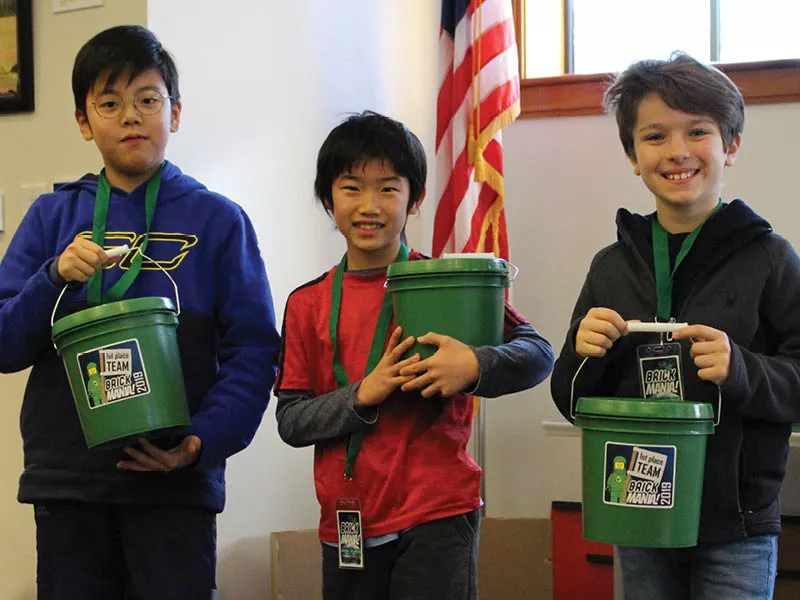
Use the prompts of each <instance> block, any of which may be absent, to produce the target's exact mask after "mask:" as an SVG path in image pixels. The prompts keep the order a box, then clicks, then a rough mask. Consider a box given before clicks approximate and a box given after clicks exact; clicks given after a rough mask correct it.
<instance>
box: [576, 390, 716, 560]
mask: <svg viewBox="0 0 800 600" xmlns="http://www.w3.org/2000/svg"><path fill="white" fill-rule="evenodd" d="M575 425H577V426H578V427H580V428H581V437H582V460H583V537H584V538H585V539H587V540H590V541H594V542H603V543H607V544H615V545H618V546H639V547H650V548H683V547H689V546H694V545H696V544H697V533H698V529H699V523H700V501H701V497H702V492H703V472H704V469H705V456H706V436H708V435H710V434H712V433H713V432H714V422H713V410H712V408H711V405H710V404H706V403H701V402H682V401H677V400H640V399H632V398H631V399H629V398H580V399H579V400H578V406H577V410H576V412H575Z"/></svg>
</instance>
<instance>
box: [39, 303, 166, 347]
mask: <svg viewBox="0 0 800 600" xmlns="http://www.w3.org/2000/svg"><path fill="white" fill-rule="evenodd" d="M158 311H169V312H173V313H174V312H175V304H174V303H173V302H172V300H171V299H170V298H163V297H160V296H153V297H149V298H131V299H130V300H119V301H118V302H109V303H108V304H101V305H99V306H92V307H91V308H86V309H84V310H80V311H78V312H74V313H72V314H70V315H67V316H66V317H63V318H61V319H59V320H58V321H56V322H55V323H54V324H53V331H52V337H53V338H55V337H56V336H58V335H59V334H62V333H64V332H65V331H68V330H70V329H74V328H75V327H83V326H85V325H90V324H92V323H97V322H99V321H105V320H107V319H113V318H116V317H123V316H127V315H129V314H131V313H148V312H158Z"/></svg>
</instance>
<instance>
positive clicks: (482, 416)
mask: <svg viewBox="0 0 800 600" xmlns="http://www.w3.org/2000/svg"><path fill="white" fill-rule="evenodd" d="M476 402H478V410H477V411H476V413H475V417H474V422H473V433H472V437H473V438H474V440H475V444H474V445H475V455H474V457H473V458H475V462H477V463H478V466H479V467H480V468H481V471H483V474H482V475H481V498H482V499H483V505H482V506H481V516H482V517H485V516H486V502H487V501H486V402H483V401H482V400H481V399H476Z"/></svg>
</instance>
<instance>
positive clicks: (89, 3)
mask: <svg viewBox="0 0 800 600" xmlns="http://www.w3.org/2000/svg"><path fill="white" fill-rule="evenodd" d="M94 6H103V0H53V12H54V13H60V12H67V11H68V10H80V9H82V8H92V7H94Z"/></svg>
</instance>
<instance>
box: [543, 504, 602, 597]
mask: <svg viewBox="0 0 800 600" xmlns="http://www.w3.org/2000/svg"><path fill="white" fill-rule="evenodd" d="M550 520H551V523H552V527H553V600H613V598H614V566H613V565H614V550H613V546H612V545H611V544H600V543H598V542H587V541H586V540H584V539H583V531H582V525H581V505H580V503H579V502H553V503H552V506H551V510H550Z"/></svg>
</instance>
